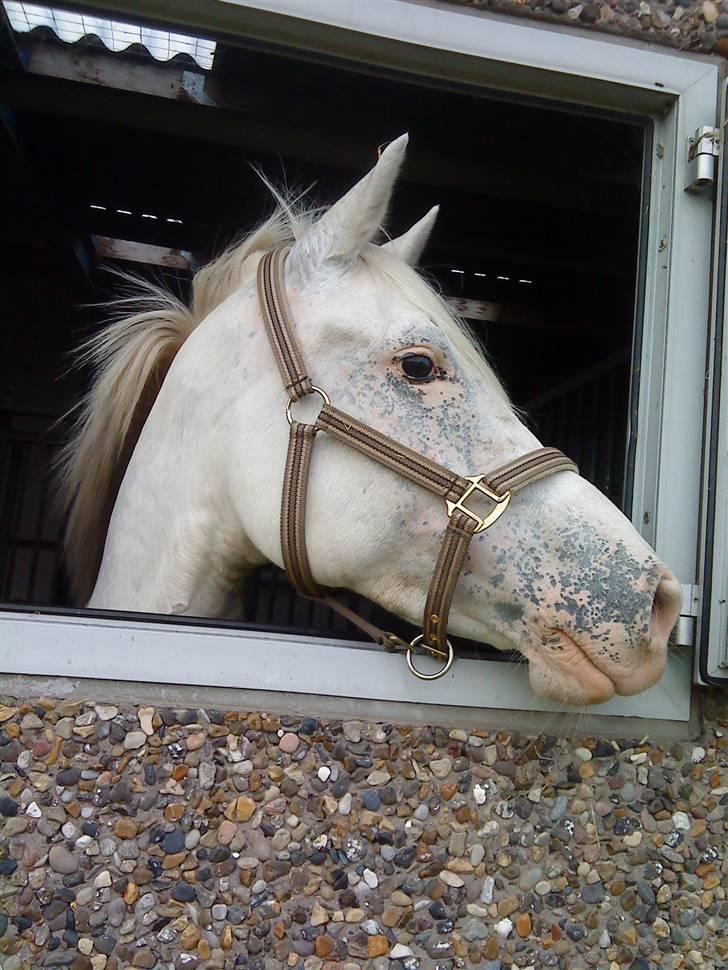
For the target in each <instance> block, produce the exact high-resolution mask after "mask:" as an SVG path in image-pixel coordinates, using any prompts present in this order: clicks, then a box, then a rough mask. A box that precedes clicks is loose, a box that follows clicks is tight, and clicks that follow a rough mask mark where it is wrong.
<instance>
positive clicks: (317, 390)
mask: <svg viewBox="0 0 728 970" xmlns="http://www.w3.org/2000/svg"><path fill="white" fill-rule="evenodd" d="M311 392H312V393H313V394H318V395H319V396H320V398H321V400H322V401H323V402H324V404H331V398H330V397H329V395H328V394H327V393H326V391H322V390H321V388H320V387H316V385H315V384H312V385H311ZM298 400H299V401H300V400H302V398H298ZM295 403H296V401H294V399H293V398H289V399H288V404H286V420H287V421H288V423H289V424H293V415H292V413H291V409H292V408H293V405H294V404H295Z"/></svg>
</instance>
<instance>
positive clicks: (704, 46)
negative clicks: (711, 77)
mask: <svg viewBox="0 0 728 970" xmlns="http://www.w3.org/2000/svg"><path fill="white" fill-rule="evenodd" d="M449 2H450V3H454V4H458V5H460V6H469V7H476V8H478V9H481V10H492V11H495V12H498V13H505V14H514V15H516V16H523V17H532V18H536V19H539V20H545V21H551V22H552V23H559V24H567V25H573V26H575V27H585V28H588V29H592V30H601V31H607V32H609V33H612V34H618V35H621V36H622V37H636V38H640V39H642V40H648V41H650V42H652V43H659V44H669V45H671V46H672V47H677V48H679V49H680V50H685V51H694V52H699V53H708V54H713V53H714V54H717V55H721V56H723V57H728V6H726V7H724V5H723V3H721V2H720V0H449Z"/></svg>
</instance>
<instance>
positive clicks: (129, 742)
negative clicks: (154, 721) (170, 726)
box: [124, 731, 147, 751]
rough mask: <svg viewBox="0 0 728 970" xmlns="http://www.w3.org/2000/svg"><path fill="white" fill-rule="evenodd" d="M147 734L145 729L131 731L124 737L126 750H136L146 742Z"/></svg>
mask: <svg viewBox="0 0 728 970" xmlns="http://www.w3.org/2000/svg"><path fill="white" fill-rule="evenodd" d="M146 741H147V736H146V734H145V733H144V731H129V733H128V734H127V736H126V737H125V738H124V748H125V750H126V751H135V750H136V749H137V748H141V747H142V746H143V745H144V744H146Z"/></svg>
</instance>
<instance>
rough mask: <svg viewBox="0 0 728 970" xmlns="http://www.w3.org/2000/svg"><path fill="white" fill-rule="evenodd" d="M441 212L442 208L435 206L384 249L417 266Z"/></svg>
mask: <svg viewBox="0 0 728 970" xmlns="http://www.w3.org/2000/svg"><path fill="white" fill-rule="evenodd" d="M439 211H440V206H439V205H433V207H432V208H431V209H430V211H429V212H428V213H427V215H424V216H423V217H422V218H421V219H420V221H419V222H416V223H415V224H414V226H411V227H410V228H409V229H408V230H407V232H403V233H402V235H401V236H397V237H396V239H390V240H389V242H386V243H384V245H383V246H382V249H388V250H389V251H390V252H392V253H394V255H395V256H399V258H400V259H403V260H404V261H405V263H409V265H410V266H416V265H417V264H418V263H419V261H420V256H421V255H422V252H423V250H424V248H425V246H426V245H427V240H428V239H429V238H430V233H431V232H432V228H433V226H434V225H435V220H436V219H437V214H438V212H439Z"/></svg>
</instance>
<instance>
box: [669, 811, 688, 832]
mask: <svg viewBox="0 0 728 970" xmlns="http://www.w3.org/2000/svg"><path fill="white" fill-rule="evenodd" d="M672 824H673V825H674V826H675V829H676V830H677V831H678V832H688V831H689V830H690V827H691V824H692V823H691V821H690V816H689V815H688V814H687V812H675V813H674V815H673V816H672Z"/></svg>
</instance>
